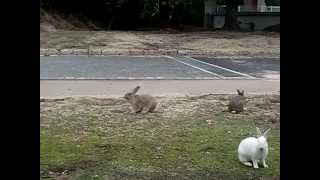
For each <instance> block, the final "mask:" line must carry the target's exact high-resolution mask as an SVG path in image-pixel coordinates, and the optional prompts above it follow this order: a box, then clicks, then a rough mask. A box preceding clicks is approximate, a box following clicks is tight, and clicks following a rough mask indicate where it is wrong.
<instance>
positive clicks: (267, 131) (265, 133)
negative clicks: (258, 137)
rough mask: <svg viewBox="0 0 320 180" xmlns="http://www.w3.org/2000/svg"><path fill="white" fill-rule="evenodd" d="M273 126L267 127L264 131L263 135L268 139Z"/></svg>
mask: <svg viewBox="0 0 320 180" xmlns="http://www.w3.org/2000/svg"><path fill="white" fill-rule="evenodd" d="M270 130H271V128H269V129H267V130H266V131H265V132H264V133H263V136H264V137H265V138H266V139H267V138H268V135H269V132H270Z"/></svg>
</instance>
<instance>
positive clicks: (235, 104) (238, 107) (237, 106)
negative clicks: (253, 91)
mask: <svg viewBox="0 0 320 180" xmlns="http://www.w3.org/2000/svg"><path fill="white" fill-rule="evenodd" d="M237 93H238V96H236V97H233V98H232V99H231V100H230V102H229V104H228V110H229V111H230V112H233V111H235V112H236V113H239V112H242V111H243V110H244V106H245V105H246V103H247V101H246V97H245V96H244V90H242V91H240V90H239V89H237Z"/></svg>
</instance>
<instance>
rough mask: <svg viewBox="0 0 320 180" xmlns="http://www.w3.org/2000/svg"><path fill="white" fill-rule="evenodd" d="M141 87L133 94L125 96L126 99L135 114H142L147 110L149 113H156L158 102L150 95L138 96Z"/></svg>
mask: <svg viewBox="0 0 320 180" xmlns="http://www.w3.org/2000/svg"><path fill="white" fill-rule="evenodd" d="M139 89H140V86H137V87H135V88H134V89H133V90H132V91H131V92H128V93H126V94H125V95H124V98H125V99H126V100H127V101H128V102H129V103H130V104H131V106H132V109H133V111H134V112H135V113H140V112H142V111H143V109H147V112H154V110H155V108H156V106H157V101H156V99H155V98H154V97H152V96H150V95H148V94H142V95H137V94H136V93H137V91H138V90H139Z"/></svg>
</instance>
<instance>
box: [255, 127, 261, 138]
mask: <svg viewBox="0 0 320 180" xmlns="http://www.w3.org/2000/svg"><path fill="white" fill-rule="evenodd" d="M256 129H257V134H258V137H259V136H261V135H262V133H261V131H260V129H259V128H258V127H256Z"/></svg>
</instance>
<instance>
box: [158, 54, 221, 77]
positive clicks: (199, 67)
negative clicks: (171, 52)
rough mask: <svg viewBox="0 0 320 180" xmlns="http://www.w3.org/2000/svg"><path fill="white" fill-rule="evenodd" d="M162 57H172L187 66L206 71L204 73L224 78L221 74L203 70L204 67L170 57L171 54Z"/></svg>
mask: <svg viewBox="0 0 320 180" xmlns="http://www.w3.org/2000/svg"><path fill="white" fill-rule="evenodd" d="M164 57H167V58H170V59H173V60H175V61H178V62H180V63H182V64H185V65H187V66H190V67H193V68H195V69H198V70H200V71H203V72H206V73H209V74H211V75H214V76H217V77H219V78H222V79H224V77H223V76H221V75H219V74H216V73H213V72H211V71H207V70H205V69H202V68H200V67H197V66H194V65H191V64H189V63H186V62H183V61H180V60H178V59H176V58H174V57H171V56H164Z"/></svg>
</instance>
